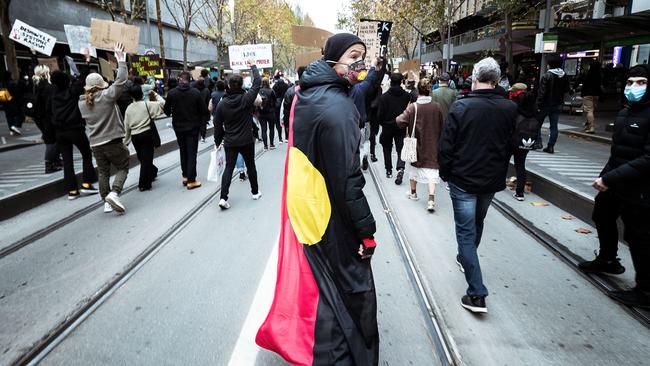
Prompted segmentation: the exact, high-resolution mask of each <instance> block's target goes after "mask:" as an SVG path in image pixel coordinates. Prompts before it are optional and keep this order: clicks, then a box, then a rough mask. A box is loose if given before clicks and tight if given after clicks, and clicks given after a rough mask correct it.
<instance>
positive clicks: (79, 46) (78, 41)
mask: <svg viewBox="0 0 650 366" xmlns="http://www.w3.org/2000/svg"><path fill="white" fill-rule="evenodd" d="M63 29H64V30H65V37H66V38H67V39H68V47H70V52H72V53H79V54H82V55H83V54H84V50H85V49H88V54H89V55H90V56H92V57H95V58H97V49H96V48H95V47H93V46H91V45H90V28H89V27H84V26H83V25H70V24H64V25H63Z"/></svg>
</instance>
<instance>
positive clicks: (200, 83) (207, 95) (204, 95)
mask: <svg viewBox="0 0 650 366" xmlns="http://www.w3.org/2000/svg"><path fill="white" fill-rule="evenodd" d="M203 70H206V69H203ZM203 70H201V71H203ZM206 71H207V70H206ZM194 87H195V88H196V89H197V90H198V91H199V93H200V94H201V99H202V100H203V102H204V103H205V109H204V111H205V117H204V120H205V122H204V123H203V124H202V125H201V130H200V133H199V135H200V136H201V141H202V142H205V134H206V133H207V130H208V124H209V123H210V117H211V113H210V110H209V106H210V101H211V100H212V93H211V92H210V89H208V87H207V86H206V82H205V80H204V79H202V78H199V80H197V81H196V83H195V84H194Z"/></svg>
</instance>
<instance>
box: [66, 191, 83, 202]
mask: <svg viewBox="0 0 650 366" xmlns="http://www.w3.org/2000/svg"><path fill="white" fill-rule="evenodd" d="M79 196H80V194H79V191H78V190H76V189H75V190H74V191H69V192H68V199H69V200H70V201H72V200H75V199H77V198H78V197H79Z"/></svg>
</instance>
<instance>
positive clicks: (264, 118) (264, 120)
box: [257, 115, 275, 149]
mask: <svg viewBox="0 0 650 366" xmlns="http://www.w3.org/2000/svg"><path fill="white" fill-rule="evenodd" d="M257 120H258V121H260V128H261V129H262V142H263V143H264V148H265V149H268V148H269V142H270V143H271V145H273V139H274V138H275V131H274V130H273V117H271V116H268V115H260V116H259V118H258V119H257ZM267 130H268V140H267V133H266V132H267Z"/></svg>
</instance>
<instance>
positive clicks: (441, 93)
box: [431, 72, 458, 118]
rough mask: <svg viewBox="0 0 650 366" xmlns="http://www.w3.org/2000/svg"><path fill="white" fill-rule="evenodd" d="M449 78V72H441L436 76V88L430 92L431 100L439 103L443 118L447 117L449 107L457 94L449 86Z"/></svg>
mask: <svg viewBox="0 0 650 366" xmlns="http://www.w3.org/2000/svg"><path fill="white" fill-rule="evenodd" d="M449 79H450V76H449V74H448V73H446V72H443V73H442V74H441V75H440V77H439V78H438V88H436V89H434V90H433V91H432V92H431V100H432V101H434V102H436V103H438V104H439V105H440V111H441V112H442V117H443V118H447V115H448V114H449V107H450V106H451V103H453V102H454V101H455V100H456V98H457V96H458V93H457V92H456V90H454V89H452V88H450V87H449Z"/></svg>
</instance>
